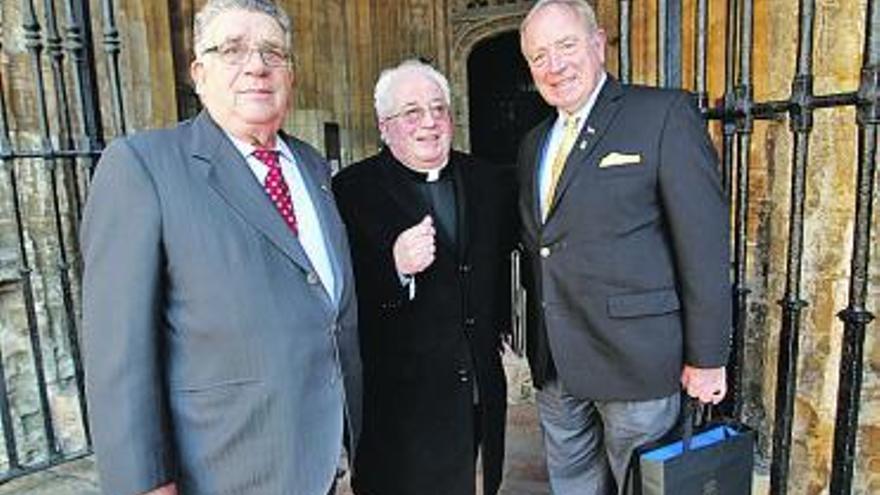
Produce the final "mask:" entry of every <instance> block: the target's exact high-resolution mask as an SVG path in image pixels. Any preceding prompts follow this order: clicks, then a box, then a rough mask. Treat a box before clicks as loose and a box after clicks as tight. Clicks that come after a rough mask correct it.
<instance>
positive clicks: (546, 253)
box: [538, 246, 550, 258]
mask: <svg viewBox="0 0 880 495" xmlns="http://www.w3.org/2000/svg"><path fill="white" fill-rule="evenodd" d="M538 253H540V255H541V257H542V258H546V257H548V256H550V248H548V247H547V246H544V247H542V248H541V250H540V251H538Z"/></svg>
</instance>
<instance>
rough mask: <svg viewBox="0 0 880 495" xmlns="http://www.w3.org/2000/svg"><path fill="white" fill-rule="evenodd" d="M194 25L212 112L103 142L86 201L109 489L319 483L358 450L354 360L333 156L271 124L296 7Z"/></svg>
mask: <svg viewBox="0 0 880 495" xmlns="http://www.w3.org/2000/svg"><path fill="white" fill-rule="evenodd" d="M194 31H195V43H194V45H195V55H196V58H195V61H194V62H193V64H192V76H193V79H194V81H195V86H196V92H197V93H198V94H199V97H200V98H201V101H202V103H203V104H204V106H205V109H206V110H205V111H204V112H202V113H201V114H200V115H198V116H197V117H196V118H195V119H193V120H191V121H187V122H183V123H181V124H180V125H178V126H177V127H175V128H173V129H166V130H159V131H152V132H145V133H142V134H138V135H135V136H131V137H128V138H123V139H119V140H117V141H115V142H114V143H113V144H112V145H111V146H110V147H109V148H108V149H107V150H106V152H105V153H104V155H103V157H102V158H101V161H100V163H99V165H98V169H97V173H96V175H95V178H94V182H93V186H92V188H91V194H90V198H89V202H88V206H87V209H86V216H85V221H84V226H83V237H82V240H83V254H84V257H85V274H84V286H83V305H84V308H83V311H84V335H83V337H84V343H85V353H86V371H87V393H88V398H89V405H90V407H91V409H90V417H91V424H92V427H93V431H94V444H95V451H96V454H97V465H98V471H99V473H100V478H101V485H102V489H103V491H104V493H107V494H112V495H127V494H138V493H145V492H146V493H151V494H175V493H179V494H183V495H208V494H210V495H233V494H237V495H243V494H248V495H269V494H272V495H276V494H291V495H325V494H326V493H328V490H331V489H332V488H331V487H332V485H333V482H334V479H335V474H336V471H337V466H338V465H339V460H340V457H341V454H342V449H343V437H344V436H346V437H347V439H348V442H349V445H348V447H349V449H350V451H352V452H353V451H354V449H353V447H354V443H355V442H356V440H357V437H358V431H359V423H360V410H361V405H360V404H361V400H360V399H361V397H360V394H361V370H360V358H359V354H358V344H357V328H356V305H355V299H354V294H353V287H354V284H353V279H352V270H351V264H350V260H349V252H348V244H347V241H346V238H345V232H344V228H343V225H342V223H341V220H340V218H339V215H338V213H337V210H336V207H335V204H334V201H333V198H332V196H331V192H330V187H329V173H328V171H329V169H328V167H327V164H326V163H325V162H324V161H323V160H322V159H321V158H320V157H319V155H318V154H317V153H316V152H315V150H313V149H312V148H310V147H309V146H308V145H306V144H305V143H303V142H301V141H299V140H297V139H294V138H292V137H290V136H288V135H286V134H284V133H283V132H281V131H280V128H281V125H282V123H283V122H284V118H285V116H286V114H287V112H288V108H289V104H290V93H291V86H292V81H293V71H292V67H291V62H290V50H291V40H290V19H289V18H288V16H287V15H286V14H285V13H284V12H283V11H282V10H281V9H279V8H278V7H276V6H275V4H274V3H273V2H271V1H269V0H209V1H208V2H207V4H206V5H205V6H204V7H203V8H202V9H201V11H200V12H199V13H198V14H197V16H196V20H195V30H194ZM344 432H347V435H345V434H344Z"/></svg>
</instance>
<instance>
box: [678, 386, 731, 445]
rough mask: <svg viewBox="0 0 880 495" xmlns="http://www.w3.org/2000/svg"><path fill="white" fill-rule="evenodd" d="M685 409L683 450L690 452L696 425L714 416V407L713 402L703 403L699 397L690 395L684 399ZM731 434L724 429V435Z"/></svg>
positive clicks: (682, 438)
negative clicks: (695, 397)
mask: <svg viewBox="0 0 880 495" xmlns="http://www.w3.org/2000/svg"><path fill="white" fill-rule="evenodd" d="M683 407H684V410H683V411H682V416H683V419H684V424H683V425H682V434H681V442H682V451H683V452H688V451H689V450H690V449H691V440H692V439H693V437H694V427H695V426H701V425H703V424H705V423H706V422H707V421H708V420H710V419H711V418H712V413H713V411H714V408H713V406H712V404H703V403H702V402H700V401H699V400H697V399H694V398H691V397H688V398H687V399H685V401H684V406H683ZM728 436H729V434H728V432H727V430H726V429H725V430H724V437H725V438H727V437H728Z"/></svg>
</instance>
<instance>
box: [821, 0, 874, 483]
mask: <svg viewBox="0 0 880 495" xmlns="http://www.w3.org/2000/svg"><path fill="white" fill-rule="evenodd" d="M865 26H866V27H865V31H866V35H865V52H864V63H863V67H862V77H861V84H860V85H859V96H860V103H859V106H858V110H857V123H858V127H859V143H858V154H859V163H858V172H857V180H858V182H857V184H858V191H857V193H856V205H855V225H854V228H853V252H852V260H851V267H850V283H849V304H848V306H847V308H846V309H844V310H843V311H841V312H840V313H838V317H839V318H840V319H841V320H842V321H843V326H844V330H843V345H842V349H841V358H840V378H839V382H838V391H837V415H836V417H835V423H834V456H833V458H832V467H831V487H830V493H831V495H843V494H848V493H851V491H852V476H853V460H854V457H855V445H856V435H857V433H858V425H859V400H860V398H861V391H862V372H863V369H864V346H865V327H867V325H868V323H870V322H871V321H872V320H873V319H874V315H873V314H872V313H871V312H869V311H868V310H867V308H866V306H865V300H866V298H867V296H868V265H869V262H870V254H871V253H870V251H871V222H872V203H873V201H874V175H875V171H876V167H877V162H876V160H877V138H878V134H877V128H878V126H880V3H878V0H870V1H869V3H868V9H867V18H866V20H865Z"/></svg>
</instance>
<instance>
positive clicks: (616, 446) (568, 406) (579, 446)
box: [536, 380, 680, 495]
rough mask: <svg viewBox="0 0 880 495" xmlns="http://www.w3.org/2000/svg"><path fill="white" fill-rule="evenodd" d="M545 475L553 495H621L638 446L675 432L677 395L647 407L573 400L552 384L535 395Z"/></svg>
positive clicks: (557, 384) (636, 403)
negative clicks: (542, 440) (546, 472)
mask: <svg viewBox="0 0 880 495" xmlns="http://www.w3.org/2000/svg"><path fill="white" fill-rule="evenodd" d="M536 399H537V403H538V414H539V416H540V421H541V430H542V431H543V434H544V451H545V454H546V456H547V471H548V474H549V476H550V487H551V489H552V493H553V494H554V495H611V494H615V493H617V494H619V495H623V494H625V493H627V490H628V487H627V486H625V481H626V474H627V468H628V466H629V462H630V458H631V457H632V452H633V450H635V449H636V448H637V447H638V446H640V445H642V444H644V443H647V442H650V441H654V440H657V439H658V438H660V437H662V436H663V435H664V434H666V433H667V432H668V431H669V430H671V429H672V427H673V426H675V423H676V420H677V419H678V413H679V408H680V398H679V394H678V393H675V394H672V395H670V396H668V397H664V398H661V399H654V400H647V401H591V400H582V399H578V398H576V397H572V396H571V395H570V394H569V393H568V392H566V391H565V389H564V387H563V386H562V384H561V382H559V381H558V380H554V381H552V382H549V383H546V384H544V386H543V387H542V388H541V390H538V391H537V394H536Z"/></svg>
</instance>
